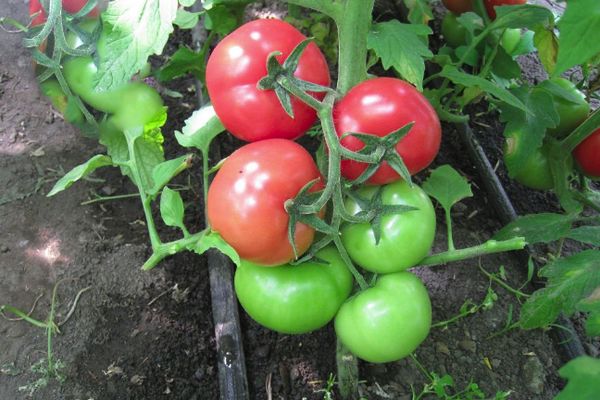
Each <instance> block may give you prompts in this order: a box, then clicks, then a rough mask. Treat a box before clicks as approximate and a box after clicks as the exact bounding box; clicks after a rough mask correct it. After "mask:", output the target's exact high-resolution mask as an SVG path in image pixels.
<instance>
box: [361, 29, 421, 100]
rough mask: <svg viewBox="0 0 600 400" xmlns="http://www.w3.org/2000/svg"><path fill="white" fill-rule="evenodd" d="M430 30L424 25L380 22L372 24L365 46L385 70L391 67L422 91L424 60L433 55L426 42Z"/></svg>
mask: <svg viewBox="0 0 600 400" xmlns="http://www.w3.org/2000/svg"><path fill="white" fill-rule="evenodd" d="M431 33H432V31H431V29H429V27H427V26H425V25H415V24H402V23H400V22H399V21H397V20H392V21H388V22H380V23H378V24H373V26H372V27H371V31H370V32H369V35H368V36H367V48H369V49H371V50H373V51H375V54H377V56H378V57H379V58H381V62H382V64H383V67H384V68H385V69H386V70H387V69H389V68H390V67H393V68H394V69H395V70H396V72H398V74H400V76H401V77H402V78H404V79H405V80H407V81H409V82H410V83H412V84H414V85H415V86H416V87H417V88H418V89H419V90H423V73H424V72H425V59H429V58H431V57H433V53H431V51H430V50H429V48H428V47H427V44H426V41H425V39H426V38H427V36H428V35H431Z"/></svg>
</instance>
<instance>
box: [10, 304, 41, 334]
mask: <svg viewBox="0 0 600 400" xmlns="http://www.w3.org/2000/svg"><path fill="white" fill-rule="evenodd" d="M5 310H6V311H8V312H9V313H12V314H15V315H16V316H17V317H19V318H21V319H23V320H24V321H27V322H29V323H30V324H31V325H34V326H37V327H38V328H43V329H46V328H47V323H46V322H42V321H38V320H37V319H35V318H31V317H30V316H29V315H27V314H26V313H24V312H23V311H21V310H19V309H18V308H15V307H13V306H8V305H4V306H2V307H0V313H4V311H5Z"/></svg>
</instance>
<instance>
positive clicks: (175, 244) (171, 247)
mask: <svg viewBox="0 0 600 400" xmlns="http://www.w3.org/2000/svg"><path fill="white" fill-rule="evenodd" d="M207 233H208V228H207V229H204V230H203V231H200V232H197V233H194V234H188V235H189V236H186V237H184V238H183V239H178V240H174V241H172V242H167V243H161V244H159V245H158V246H157V247H156V248H153V252H152V255H151V256H150V258H149V259H148V260H146V262H145V263H144V265H143V266H142V270H144V271H148V270H151V269H152V268H154V267H156V265H158V263H159V262H161V261H162V260H163V259H165V258H166V257H168V256H171V255H173V254H175V253H179V252H180V251H182V250H184V249H188V248H189V247H190V246H191V245H193V244H194V243H196V242H198V241H199V240H200V239H201V238H202V236H204V235H206V234H207Z"/></svg>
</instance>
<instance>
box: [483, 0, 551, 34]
mask: <svg viewBox="0 0 600 400" xmlns="http://www.w3.org/2000/svg"><path fill="white" fill-rule="evenodd" d="M495 10H496V19H495V20H494V21H492V22H491V23H490V25H489V26H488V28H487V29H491V30H495V29H506V28H513V29H515V28H530V29H533V28H535V27H536V26H538V25H540V24H542V25H543V24H545V23H547V22H548V21H553V20H554V15H553V14H552V11H550V10H549V9H547V8H546V7H542V6H538V5H533V4H519V5H513V6H510V5H508V6H498V7H495Z"/></svg>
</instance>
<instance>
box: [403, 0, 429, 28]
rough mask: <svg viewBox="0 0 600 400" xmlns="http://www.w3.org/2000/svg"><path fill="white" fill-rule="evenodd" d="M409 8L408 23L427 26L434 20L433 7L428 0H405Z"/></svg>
mask: <svg viewBox="0 0 600 400" xmlns="http://www.w3.org/2000/svg"><path fill="white" fill-rule="evenodd" d="M404 5H405V6H406V8H408V21H409V22H410V23H411V24H424V25H427V24H428V23H429V21H431V20H432V19H433V13H432V11H431V6H430V5H429V2H428V1H427V0H404Z"/></svg>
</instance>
